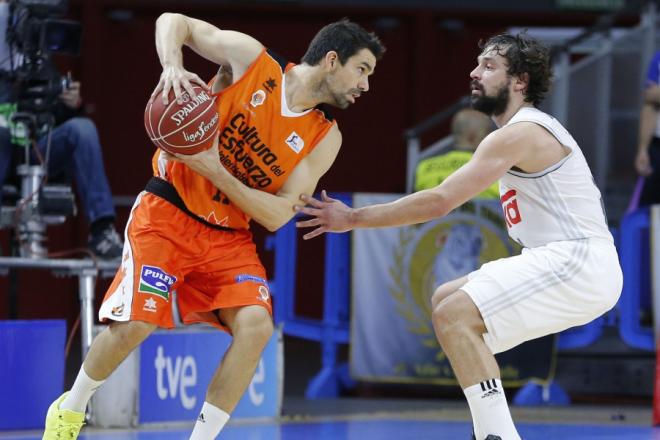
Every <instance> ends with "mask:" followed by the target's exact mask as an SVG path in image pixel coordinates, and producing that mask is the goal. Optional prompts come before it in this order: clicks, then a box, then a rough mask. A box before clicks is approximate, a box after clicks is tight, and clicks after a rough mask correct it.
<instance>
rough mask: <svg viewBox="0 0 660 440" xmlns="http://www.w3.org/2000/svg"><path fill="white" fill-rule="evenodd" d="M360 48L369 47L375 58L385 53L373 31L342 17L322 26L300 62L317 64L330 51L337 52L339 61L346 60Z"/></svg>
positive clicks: (343, 61)
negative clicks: (368, 30)
mask: <svg viewBox="0 0 660 440" xmlns="http://www.w3.org/2000/svg"><path fill="white" fill-rule="evenodd" d="M362 49H369V51H371V53H373V54H374V56H375V57H376V59H377V60H380V59H381V57H382V56H383V53H385V46H383V43H381V41H380V39H379V38H378V37H377V36H376V34H374V33H373V32H367V31H366V30H365V29H364V28H363V27H362V26H360V25H359V24H357V23H353V22H352V21H350V20H349V19H348V18H343V19H341V20H339V21H336V22H334V23H330V24H329V25H326V26H324V27H323V28H322V29H321V30H320V31H318V33H317V34H316V36H315V37H314V39H312V42H311V43H309V47H308V48H307V52H306V53H305V55H304V56H303V57H302V60H301V61H302V62H303V63H306V64H309V65H312V66H314V65H316V64H318V63H319V62H320V61H321V60H322V59H323V58H324V57H325V55H326V54H327V53H328V52H330V51H335V52H337V56H338V57H339V62H340V63H342V64H345V63H346V61H347V60H348V59H349V58H350V57H352V56H353V55H355V54H356V53H358V52H359V51H360V50H362Z"/></svg>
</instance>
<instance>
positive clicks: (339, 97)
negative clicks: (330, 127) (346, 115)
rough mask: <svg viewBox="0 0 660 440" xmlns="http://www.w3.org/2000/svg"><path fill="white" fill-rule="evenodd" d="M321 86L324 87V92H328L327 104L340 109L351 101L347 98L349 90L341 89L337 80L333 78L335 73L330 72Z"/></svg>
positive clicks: (344, 107)
mask: <svg viewBox="0 0 660 440" xmlns="http://www.w3.org/2000/svg"><path fill="white" fill-rule="evenodd" d="M323 88H325V90H326V93H327V94H328V98H329V100H328V102H327V103H328V104H329V105H331V106H333V107H337V108H340V109H342V110H343V109H346V108H348V106H350V105H351V104H352V103H351V101H349V100H348V95H349V94H350V93H351V92H350V91H345V90H342V87H341V85H339V84H338V81H337V80H336V79H335V75H333V74H330V75H328V76H327V77H326V79H325V81H324V84H323Z"/></svg>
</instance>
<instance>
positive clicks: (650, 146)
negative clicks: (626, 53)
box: [635, 51, 660, 206]
mask: <svg viewBox="0 0 660 440" xmlns="http://www.w3.org/2000/svg"><path fill="white" fill-rule="evenodd" d="M659 84H660V51H658V52H656V53H655V55H654V56H653V60H652V61H651V64H650V65H649V69H648V73H647V75H646V89H645V90H644V95H643V103H642V110H641V112H640V116H639V144H638V147H637V157H636V158H635V169H636V170H637V172H638V173H639V175H640V176H642V177H644V189H643V190H642V193H641V195H640V198H639V206H646V205H653V204H655V203H660V123H659V122H660V121H659V119H660V112H658V109H660V85H659Z"/></svg>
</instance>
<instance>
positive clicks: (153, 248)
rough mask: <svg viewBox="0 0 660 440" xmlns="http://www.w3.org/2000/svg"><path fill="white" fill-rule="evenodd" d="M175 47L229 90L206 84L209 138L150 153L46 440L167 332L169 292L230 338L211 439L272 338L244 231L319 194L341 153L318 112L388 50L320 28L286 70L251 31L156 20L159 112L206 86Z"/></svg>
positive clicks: (208, 416)
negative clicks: (193, 151) (210, 103)
mask: <svg viewBox="0 0 660 440" xmlns="http://www.w3.org/2000/svg"><path fill="white" fill-rule="evenodd" d="M183 45H187V46H189V47H190V48H191V49H193V50H194V51H195V52H197V53H198V54H199V55H201V56H203V57H205V58H207V59H208V60H210V61H212V62H214V63H216V64H219V65H222V66H227V68H229V69H230V71H231V73H232V77H231V78H232V80H231V84H230V85H228V87H226V88H224V89H222V87H221V86H218V83H220V81H215V82H213V83H212V84H211V86H210V89H211V91H212V92H213V93H214V94H216V95H217V108H218V113H219V117H220V121H219V136H218V139H217V142H216V144H215V145H214V147H213V148H211V149H210V150H207V151H205V152H203V153H198V154H197V155H194V156H190V157H185V158H181V160H182V161H183V162H181V161H175V160H172V159H174V158H173V157H172V156H169V155H166V154H165V153H163V152H161V151H157V152H156V154H155V155H154V158H153V171H154V177H153V178H152V179H151V181H150V182H149V183H148V185H147V188H146V190H145V191H144V192H142V193H141V194H140V195H139V196H138V198H137V200H136V202H135V205H134V207H133V210H132V212H131V216H130V218H129V221H128V225H127V226H126V241H125V247H124V255H123V262H122V266H121V268H120V269H119V271H118V273H117V275H116V277H115V279H114V281H113V283H112V285H111V286H110V288H109V289H108V291H107V293H106V295H105V299H104V302H103V305H102V306H101V310H100V312H99V315H100V319H101V320H103V321H110V325H109V326H108V328H107V329H105V330H104V331H103V332H102V333H101V334H100V335H99V336H97V338H96V339H95V340H94V343H93V344H92V346H91V348H90V350H89V353H88V355H87V357H86V359H85V360H84V362H83V365H82V368H81V369H80V372H79V374H78V376H77V378H76V381H75V383H74V385H73V388H72V389H71V390H70V391H69V392H67V393H64V395H62V396H61V397H60V398H59V399H57V400H56V401H55V402H53V404H52V405H51V407H50V408H49V411H48V415H47V417H46V430H45V434H44V437H43V438H44V439H55V438H60V437H59V436H60V435H62V438H77V436H78V433H79V431H80V428H81V426H82V424H83V419H84V412H85V407H86V405H87V402H88V401H89V399H90V397H91V396H92V394H93V393H94V391H95V390H96V389H97V388H99V387H100V386H101V384H102V383H103V381H104V380H105V379H106V378H107V377H108V376H109V375H110V373H112V371H114V370H115V368H117V366H118V365H119V364H120V363H121V362H122V360H124V359H125V358H126V356H127V355H128V354H129V353H130V352H131V351H132V350H133V349H134V348H135V347H136V346H137V345H139V344H140V343H141V342H142V341H143V340H144V339H145V338H146V337H147V336H148V335H149V334H150V333H151V332H153V331H154V330H155V329H156V328H158V327H165V328H171V327H173V326H174V322H173V319H172V306H173V304H172V292H173V291H174V290H176V292H177V304H178V307H179V313H180V316H181V319H182V320H183V322H184V323H198V322H202V323H207V324H210V325H213V326H215V327H217V328H219V329H222V330H225V331H228V332H229V333H231V334H232V336H233V341H232V344H231V347H230V348H229V350H228V351H227V353H226V354H225V356H224V359H223V360H222V363H221V365H220V366H219V368H218V369H217V371H216V373H215V375H214V376H213V378H212V380H211V383H210V385H209V387H208V389H207V394H206V401H205V402H204V404H203V406H202V409H201V413H200V416H199V418H198V420H197V422H196V424H195V427H194V429H193V432H192V435H191V437H190V438H191V439H194V440H202V439H203V440H209V439H214V438H216V436H217V435H218V433H219V432H220V430H221V429H222V428H223V426H224V425H225V423H226V422H227V420H228V419H229V415H230V414H231V412H232V411H233V410H234V407H235V406H236V404H237V403H238V401H239V399H240V397H241V396H242V395H243V393H244V391H245V389H246V388H247V386H248V384H249V382H250V380H251V379H252V376H253V374H254V371H255V368H256V366H257V362H258V360H259V358H260V355H261V352H262V350H263V348H264V346H265V345H266V343H267V342H268V341H269V339H270V337H271V334H272V331H273V324H272V318H271V313H272V310H271V298H270V292H269V290H268V283H267V281H266V273H265V270H264V268H263V266H262V264H261V262H260V261H259V258H258V256H257V254H256V251H255V245H254V243H253V241H252V236H251V234H250V231H249V229H248V228H249V221H250V219H253V220H255V221H256V222H258V223H260V224H261V225H263V226H264V227H266V228H267V229H268V230H270V231H275V230H277V229H278V228H279V227H281V226H282V225H284V224H285V223H287V222H288V221H289V220H290V219H291V217H293V215H294V214H295V212H294V210H293V206H294V205H295V203H296V202H297V200H298V197H299V194H300V193H311V192H312V191H314V188H315V186H316V184H317V182H318V180H319V178H320V177H321V176H322V175H323V174H324V173H325V172H326V171H327V170H328V168H329V167H330V165H331V164H332V163H333V161H334V160H335V157H336V155H337V153H338V151H339V147H340V145H341V134H340V132H339V129H338V128H337V124H336V123H335V122H333V120H332V119H330V118H329V116H328V115H327V114H325V113H324V112H323V111H321V110H320V109H318V108H317V106H318V105H320V104H329V105H332V106H335V107H339V108H346V107H348V106H349V105H350V104H352V103H354V102H355V100H356V99H357V98H358V97H359V96H360V95H361V94H362V93H364V92H366V91H368V90H369V75H371V74H372V73H373V72H374V68H375V67H376V61H377V60H378V59H379V58H380V57H381V56H382V54H383V52H384V50H385V49H384V47H383V46H382V44H381V42H380V41H379V39H378V38H377V37H376V36H375V35H374V34H372V33H368V32H367V31H365V30H364V29H363V28H361V27H360V26H358V25H357V24H355V23H352V22H350V21H348V20H346V19H344V20H341V21H338V22H335V23H332V24H329V25H327V26H326V27H324V28H323V29H321V30H320V31H319V33H318V34H317V35H316V36H315V37H314V39H313V40H312V42H311V43H310V45H309V48H308V50H307V53H306V54H305V56H304V57H303V58H302V63H301V64H298V65H294V64H292V63H288V62H286V61H285V60H283V59H282V58H280V57H279V56H277V55H276V54H274V53H273V52H271V51H269V50H267V49H266V48H264V46H262V45H261V43H259V42H258V41H257V40H255V39H254V38H252V37H250V36H249V35H245V34H242V33H239V32H234V31H228V30H221V29H218V28H216V27H215V26H212V25H210V24H208V23H205V22H203V21H200V20H196V19H193V18H189V17H185V16H183V15H179V14H170V13H167V14H163V15H162V16H161V17H159V19H158V20H157V22H156V47H157V50H158V55H159V57H160V61H161V64H162V66H163V73H162V75H161V79H160V82H159V84H158V86H157V88H156V90H155V91H154V93H153V95H152V99H163V100H164V101H165V102H166V101H167V96H168V95H169V92H170V90H172V89H173V90H174V94H175V96H176V98H177V99H180V98H181V94H182V92H183V91H184V90H187V91H188V92H189V93H191V94H192V95H194V93H192V83H196V84H199V85H202V86H204V87H206V86H205V84H204V82H202V81H201V79H200V78H199V77H197V76H196V75H195V74H193V73H190V72H188V71H186V70H185V69H184V67H183V64H182V46H183ZM222 78H224V79H226V76H223V77H222ZM184 162H185V163H184Z"/></svg>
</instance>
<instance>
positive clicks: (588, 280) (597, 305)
mask: <svg viewBox="0 0 660 440" xmlns="http://www.w3.org/2000/svg"><path fill="white" fill-rule="evenodd" d="M622 286H623V275H622V273H621V267H620V265H619V258H618V255H617V252H616V248H615V247H614V245H613V244H612V243H611V242H609V241H607V240H604V239H597V238H590V239H582V240H572V241H560V242H553V243H549V244H547V245H545V246H540V247H536V248H525V249H523V252H522V254H520V255H516V256H513V257H508V258H502V259H499V260H495V261H492V262H489V263H486V264H484V265H483V266H481V268H479V269H478V270H476V271H474V272H472V273H470V274H469V275H468V281H467V283H466V284H465V285H463V287H461V290H463V291H464V292H466V293H467V294H468V295H469V296H470V298H472V300H473V301H474V303H475V304H476V305H477V307H478V309H479V311H480V312H481V316H482V317H483V319H484V322H485V324H486V329H487V330H488V332H487V333H485V334H484V335H483V336H484V340H485V341H486V344H487V345H488V347H489V348H490V349H491V351H492V352H493V354H495V353H500V352H502V351H506V350H508V349H510V348H513V347H515V346H516V345H519V344H521V343H523V342H525V341H528V340H530V339H535V338H539V337H541V336H545V335H547V334H551V333H557V332H560V331H563V330H565V329H567V328H570V327H574V326H578V325H583V324H586V323H588V322H590V321H592V320H594V319H595V318H597V317H598V316H600V315H602V314H603V313H605V312H606V311H608V310H610V309H611V308H612V307H614V305H615V304H616V302H617V300H618V299H619V295H620V294H621V288H622Z"/></svg>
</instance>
